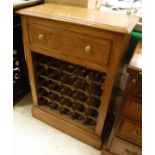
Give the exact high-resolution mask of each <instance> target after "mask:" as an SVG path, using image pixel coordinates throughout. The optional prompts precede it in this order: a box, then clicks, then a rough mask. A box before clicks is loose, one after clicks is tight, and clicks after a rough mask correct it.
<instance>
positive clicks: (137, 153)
mask: <svg viewBox="0 0 155 155" xmlns="http://www.w3.org/2000/svg"><path fill="white" fill-rule="evenodd" d="M110 152H112V153H114V154H116V155H142V150H141V148H139V147H137V146H134V145H132V144H130V143H128V142H126V141H124V140H121V139H119V138H116V137H114V138H113V140H112V142H111V146H110Z"/></svg>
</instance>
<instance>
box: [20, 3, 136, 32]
mask: <svg viewBox="0 0 155 155" xmlns="http://www.w3.org/2000/svg"><path fill="white" fill-rule="evenodd" d="M17 13H19V14H23V15H27V16H34V17H40V18H46V19H53V20H58V21H65V22H69V23H76V24H80V25H87V26H91V27H96V28H99V29H105V30H109V31H113V32H119V33H130V32H131V31H132V30H133V28H134V27H135V24H137V22H138V18H136V17H134V16H128V15H122V14H117V13H107V12H101V11H97V10H91V9H85V8H80V7H72V6H65V5H56V4H50V3H47V4H43V5H39V6H35V7H31V8H27V9H23V10H19V11H17Z"/></svg>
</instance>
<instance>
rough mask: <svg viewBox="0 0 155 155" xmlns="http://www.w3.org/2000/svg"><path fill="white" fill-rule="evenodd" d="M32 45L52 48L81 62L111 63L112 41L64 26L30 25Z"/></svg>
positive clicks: (56, 52) (55, 51) (54, 51)
mask: <svg viewBox="0 0 155 155" xmlns="http://www.w3.org/2000/svg"><path fill="white" fill-rule="evenodd" d="M29 30H30V31H29V32H30V34H29V35H30V45H33V46H35V47H39V48H42V49H46V50H47V49H48V50H51V52H53V53H54V54H57V55H64V56H66V57H68V59H70V57H71V58H76V59H78V60H80V62H81V63H83V62H84V63H85V62H91V63H95V64H97V65H100V66H106V65H108V63H109V59H110V55H111V54H110V52H111V41H110V40H105V39H103V38H100V37H92V36H86V35H82V34H81V33H77V32H72V31H69V30H68V31H67V30H64V29H63V28H62V29H61V28H57V27H51V26H50V27H47V26H40V25H36V24H30V25H29Z"/></svg>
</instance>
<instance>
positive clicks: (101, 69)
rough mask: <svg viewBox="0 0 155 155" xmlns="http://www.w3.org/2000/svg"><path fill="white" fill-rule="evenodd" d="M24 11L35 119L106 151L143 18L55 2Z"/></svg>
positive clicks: (23, 19) (24, 27)
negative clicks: (116, 90) (123, 73)
mask: <svg viewBox="0 0 155 155" xmlns="http://www.w3.org/2000/svg"><path fill="white" fill-rule="evenodd" d="M18 13H19V14H21V15H22V26H23V33H24V44H25V52H26V57H27V65H28V70H29V77H30V81H31V90H32V96H33V103H34V104H33V108H32V114H33V116H34V117H36V118H38V119H40V120H42V121H44V122H46V123H48V124H50V125H52V126H54V127H56V128H58V129H59V130H61V131H63V132H66V133H68V134H70V135H71V136H74V137H76V138H77V139H80V140H81V141H83V142H85V143H87V144H89V145H91V146H93V147H95V148H98V149H100V148H101V144H102V139H101V136H102V131H103V127H104V122H105V118H106V114H107V111H108V106H109V100H110V96H111V92H112V88H113V85H114V81H115V77H116V74H117V69H118V67H119V63H120V61H121V58H122V56H123V53H124V50H125V48H126V46H127V44H128V41H129V33H130V32H131V30H132V29H133V28H134V26H135V24H136V23H137V18H135V17H129V16H126V15H117V14H111V13H110V14H108V13H104V12H99V11H93V10H88V9H84V8H79V7H71V6H65V5H64V6H63V5H54V4H49V3H47V4H43V5H40V6H36V7H31V8H28V9H23V10H20V11H18Z"/></svg>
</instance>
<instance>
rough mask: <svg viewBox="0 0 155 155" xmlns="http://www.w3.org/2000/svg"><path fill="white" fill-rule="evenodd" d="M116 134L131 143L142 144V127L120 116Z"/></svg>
mask: <svg viewBox="0 0 155 155" xmlns="http://www.w3.org/2000/svg"><path fill="white" fill-rule="evenodd" d="M116 134H117V135H118V136H120V137H121V138H124V139H126V140H128V141H130V142H131V143H134V144H137V145H140V146H141V145H142V127H141V126H138V125H137V124H135V123H133V122H131V121H129V120H126V119H124V118H122V117H121V118H120V120H119V123H118V126H117V129H116Z"/></svg>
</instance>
